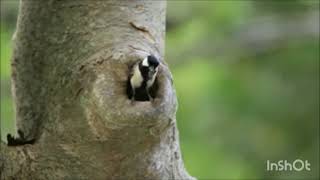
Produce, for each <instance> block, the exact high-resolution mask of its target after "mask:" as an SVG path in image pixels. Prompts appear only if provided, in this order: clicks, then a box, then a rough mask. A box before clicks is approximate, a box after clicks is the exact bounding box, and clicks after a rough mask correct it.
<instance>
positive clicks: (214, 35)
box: [1, 0, 319, 179]
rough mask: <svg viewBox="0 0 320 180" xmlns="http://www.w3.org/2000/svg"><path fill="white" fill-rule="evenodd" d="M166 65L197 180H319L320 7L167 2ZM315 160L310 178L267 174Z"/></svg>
mask: <svg viewBox="0 0 320 180" xmlns="http://www.w3.org/2000/svg"><path fill="white" fill-rule="evenodd" d="M17 9H18V1H15V0H10V1H9V0H8V1H1V128H2V129H1V132H2V137H5V136H4V135H5V134H6V133H7V132H11V131H12V130H13V119H14V114H13V107H12V97H11V93H10V56H11V52H12V50H11V49H12V47H11V46H12V42H11V37H12V34H13V32H14V29H15V23H16V15H17ZM166 60H167V62H168V63H169V64H170V68H171V71H172V73H173V76H174V83H175V87H176V90H177V95H178V100H179V110H178V113H177V120H178V126H179V130H180V140H181V148H182V153H183V157H184V161H185V166H186V168H187V170H188V171H189V172H190V174H191V175H193V176H195V177H197V178H199V179H261V178H264V179H266V178H268V179H279V178H288V179H293V178H294V179H310V178H314V179H318V178H319V170H318V169H319V1H317V0H291V1H281V2H279V1H238V0H234V1H180V0H179V1H169V2H168V8H167V37H166ZM295 159H302V160H308V161H309V162H310V163H311V171H301V172H293V171H286V172H276V171H272V172H270V171H267V170H266V169H267V168H266V161H267V160H270V161H272V162H276V161H278V160H289V161H293V160H295Z"/></svg>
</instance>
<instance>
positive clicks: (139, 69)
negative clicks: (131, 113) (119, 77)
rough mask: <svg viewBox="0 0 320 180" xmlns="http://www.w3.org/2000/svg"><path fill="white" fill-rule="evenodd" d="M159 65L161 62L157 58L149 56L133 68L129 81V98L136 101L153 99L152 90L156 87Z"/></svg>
mask: <svg viewBox="0 0 320 180" xmlns="http://www.w3.org/2000/svg"><path fill="white" fill-rule="evenodd" d="M159 64H160V62H159V60H158V59H157V58H156V57H155V56H153V55H149V56H147V57H146V58H144V59H143V60H142V61H139V62H137V63H136V64H135V65H134V66H133V67H132V70H131V73H130V76H129V81H128V82H129V88H128V91H129V92H128V95H129V98H131V99H132V100H136V101H150V100H152V99H153V97H152V94H151V92H150V90H151V88H152V87H153V86H154V83H155V80H156V76H157V73H158V66H159Z"/></svg>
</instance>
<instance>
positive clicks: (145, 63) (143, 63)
mask: <svg viewBox="0 0 320 180" xmlns="http://www.w3.org/2000/svg"><path fill="white" fill-rule="evenodd" d="M142 66H146V67H148V66H149V63H148V58H147V57H146V58H144V60H143V61H142Z"/></svg>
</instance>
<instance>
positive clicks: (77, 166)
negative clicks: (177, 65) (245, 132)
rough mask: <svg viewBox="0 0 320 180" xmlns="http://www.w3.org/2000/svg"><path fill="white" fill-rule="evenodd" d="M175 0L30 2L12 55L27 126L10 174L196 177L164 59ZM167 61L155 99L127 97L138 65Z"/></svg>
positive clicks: (2, 166) (4, 156)
mask: <svg viewBox="0 0 320 180" xmlns="http://www.w3.org/2000/svg"><path fill="white" fill-rule="evenodd" d="M165 8H166V7H165V1H139V0H130V1H107V0H103V1H84V0H83V1H74V0H73V1H60V0H51V1H36V0H32V1H30V0H22V1H21V4H20V12H19V18H18V26H17V32H16V35H15V38H14V39H15V49H14V56H13V59H12V81H13V88H12V90H13V95H14V99H15V103H16V119H17V125H18V128H19V129H21V130H22V131H23V132H24V133H25V134H26V137H27V139H32V138H34V137H35V138H37V141H36V143H35V144H32V145H24V146H17V147H8V146H6V145H5V144H3V143H2V144H1V153H0V155H1V156H0V158H1V161H0V172H1V179H46V180H47V179H193V178H192V177H191V176H189V175H188V173H187V172H186V171H185V169H184V166H183V161H182V159H181V153H180V147H179V139H178V131H177V128H176V119H175V113H176V108H177V100H176V95H175V90H174V87H173V84H172V79H171V74H170V71H169V69H168V67H167V65H166V63H165V62H164V60H163V55H164V38H165ZM149 53H150V54H154V55H155V56H156V57H158V58H160V60H161V61H162V64H161V67H160V71H159V74H158V77H157V83H158V87H159V89H158V91H157V95H156V98H155V99H154V101H152V102H132V101H131V100H129V99H128V97H127V95H126V81H127V77H128V74H129V70H130V66H131V65H132V64H133V63H135V62H136V61H137V60H139V59H141V58H143V57H145V56H146V54H149Z"/></svg>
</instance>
